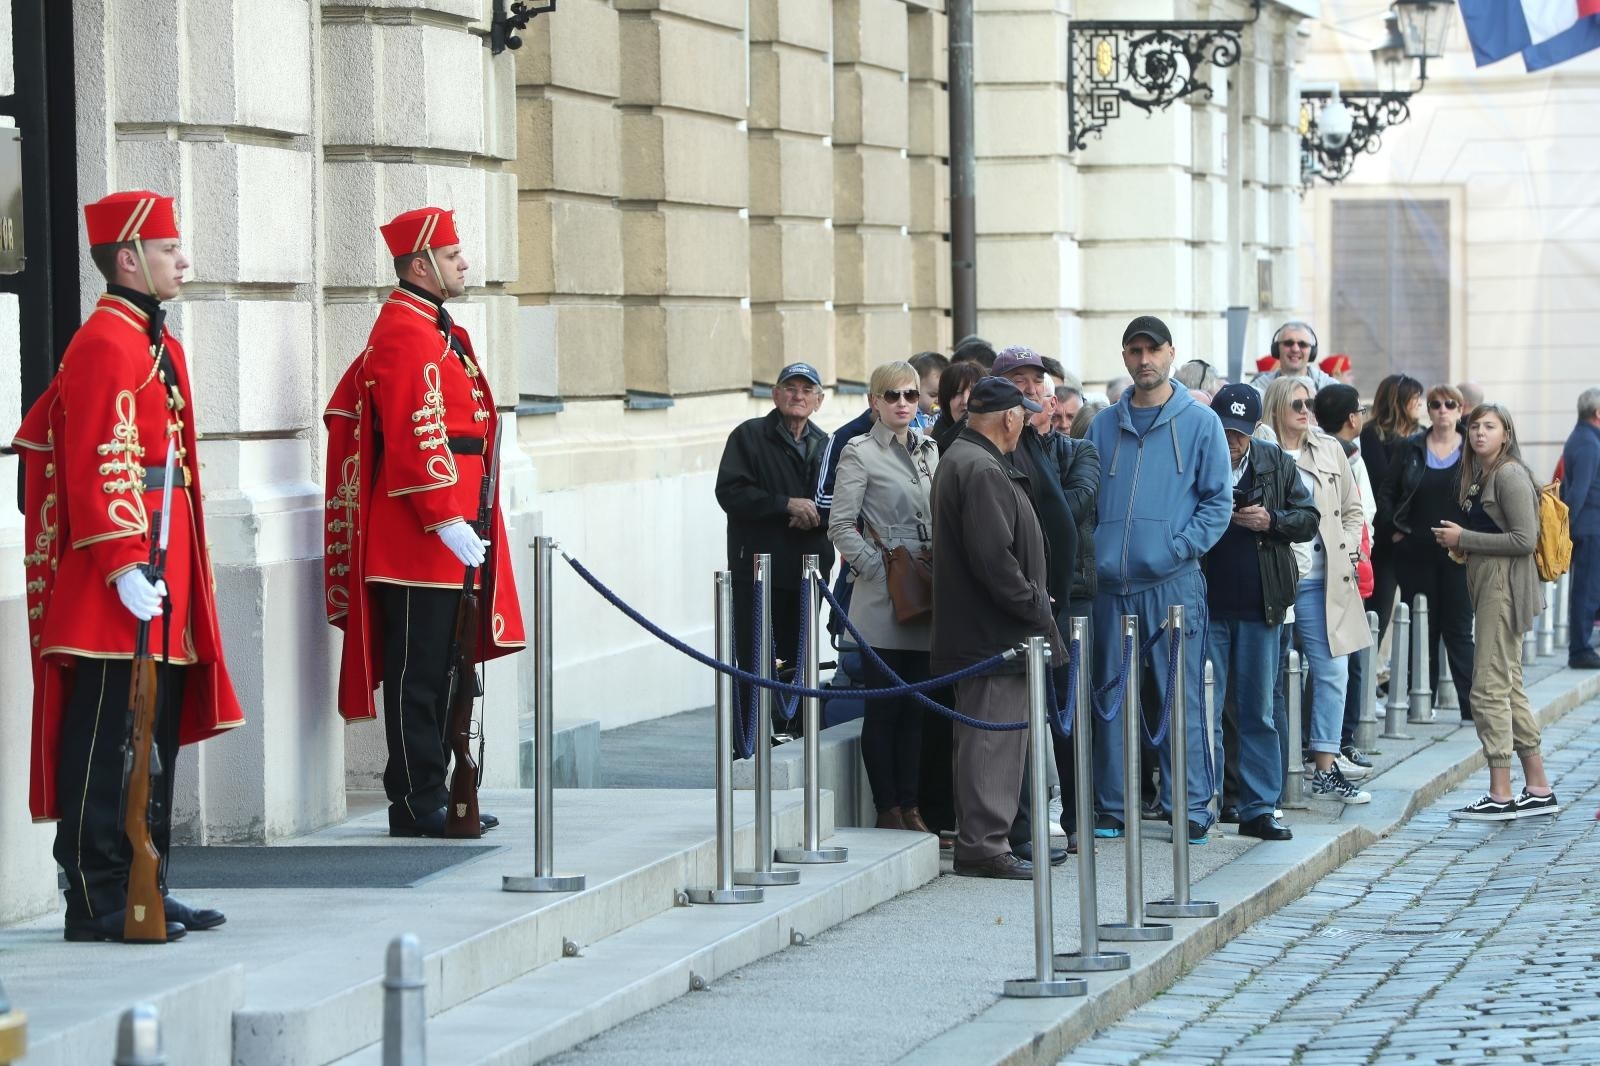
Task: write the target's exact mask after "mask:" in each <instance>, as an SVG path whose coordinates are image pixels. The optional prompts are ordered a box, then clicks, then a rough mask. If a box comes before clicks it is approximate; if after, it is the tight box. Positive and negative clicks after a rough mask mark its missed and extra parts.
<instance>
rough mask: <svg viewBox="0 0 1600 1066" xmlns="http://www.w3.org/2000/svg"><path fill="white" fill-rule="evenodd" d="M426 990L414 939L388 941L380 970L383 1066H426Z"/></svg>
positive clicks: (419, 948) (403, 937)
mask: <svg viewBox="0 0 1600 1066" xmlns="http://www.w3.org/2000/svg"><path fill="white" fill-rule="evenodd" d="M427 989H428V982H427V981H426V980H424V979H423V976H422V945H421V944H419V943H418V942H417V938H416V937H414V936H412V935H411V934H410V933H403V934H401V935H400V936H397V937H395V938H394V939H393V940H391V941H389V951H388V954H387V956H386V957H385V959H384V966H383V1066H425V1064H426V1063H427V1061H428V1010H427V1002H426V999H425V997H426V995H427Z"/></svg>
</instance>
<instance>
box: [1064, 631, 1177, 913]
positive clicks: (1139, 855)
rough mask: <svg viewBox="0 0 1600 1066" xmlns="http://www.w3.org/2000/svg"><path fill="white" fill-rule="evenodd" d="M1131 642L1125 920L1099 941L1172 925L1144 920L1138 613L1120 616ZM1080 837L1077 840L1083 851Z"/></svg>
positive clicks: (1125, 751) (1126, 692)
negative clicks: (1140, 810) (1140, 800)
mask: <svg viewBox="0 0 1600 1066" xmlns="http://www.w3.org/2000/svg"><path fill="white" fill-rule="evenodd" d="M1130 640H1131V641H1133V661H1132V662H1131V663H1129V664H1128V676H1127V679H1126V680H1125V681H1124V683H1123V689H1122V826H1123V832H1124V833H1126V834H1127V836H1126V837H1125V839H1126V841H1127V847H1126V848H1124V849H1123V857H1122V870H1123V889H1124V894H1125V896H1126V898H1127V905H1128V910H1127V920H1126V921H1122V922H1112V923H1110V924H1103V925H1101V926H1100V939H1101V940H1116V941H1134V940H1137V941H1147V940H1171V939H1172V926H1170V925H1166V924H1164V923H1161V922H1146V921H1145V920H1144V918H1145V914H1144V853H1143V850H1142V845H1141V841H1142V839H1143V836H1144V834H1143V831H1142V828H1141V826H1140V822H1139V742H1140V736H1139V733H1140V730H1141V728H1142V727H1141V725H1140V721H1139V715H1140V710H1139V616H1138V615H1136V614H1125V615H1123V616H1122V643H1123V646H1126V645H1127V642H1128V641H1130ZM1083 845H1084V840H1083V839H1082V838H1081V837H1080V838H1079V839H1078V849H1079V851H1080V852H1081V851H1082V850H1083Z"/></svg>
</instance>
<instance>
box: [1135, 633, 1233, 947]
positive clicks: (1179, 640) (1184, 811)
mask: <svg viewBox="0 0 1600 1066" xmlns="http://www.w3.org/2000/svg"><path fill="white" fill-rule="evenodd" d="M1167 640H1168V641H1170V642H1171V643H1170V644H1169V645H1168V654H1169V655H1170V654H1171V646H1172V645H1177V648H1178V672H1177V674H1175V675H1174V678H1173V682H1172V683H1173V686H1174V688H1175V691H1174V692H1173V695H1172V721H1171V722H1169V723H1168V724H1167V744H1168V746H1169V747H1170V749H1171V751H1170V753H1169V754H1168V756H1167V762H1168V763H1169V764H1170V765H1171V767H1172V783H1171V791H1172V898H1171V899H1163V900H1157V901H1156V902H1154V903H1147V904H1145V908H1144V912H1145V914H1147V915H1149V916H1150V917H1151V918H1215V917H1216V916H1217V915H1218V914H1220V913H1221V908H1219V907H1218V906H1217V904H1215V903H1213V902H1211V901H1210V900H1203V899H1190V898H1189V700H1188V698H1187V696H1186V695H1185V694H1184V690H1185V687H1186V686H1185V680H1186V677H1187V670H1186V667H1187V664H1186V663H1185V661H1184V660H1185V658H1186V656H1185V655H1184V653H1183V606H1182V605H1181V604H1179V605H1175V606H1172V607H1168V608H1167ZM1201 710H1202V712H1203V711H1204V708H1201ZM1201 732H1202V733H1204V732H1205V730H1203V729H1202V730H1201Z"/></svg>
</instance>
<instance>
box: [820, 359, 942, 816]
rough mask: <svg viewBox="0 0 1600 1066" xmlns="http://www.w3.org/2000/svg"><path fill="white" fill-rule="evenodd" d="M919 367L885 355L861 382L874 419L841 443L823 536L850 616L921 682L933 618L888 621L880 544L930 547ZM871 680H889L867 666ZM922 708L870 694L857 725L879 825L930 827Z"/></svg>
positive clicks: (931, 449)
mask: <svg viewBox="0 0 1600 1066" xmlns="http://www.w3.org/2000/svg"><path fill="white" fill-rule="evenodd" d="M917 385H918V380H917V372H916V371H915V370H914V369H912V367H911V364H910V363H905V362H893V363H885V364H884V365H882V366H880V367H878V368H877V369H876V370H874V371H873V372H872V381H871V384H870V386H869V388H870V392H871V396H870V402H871V404H872V410H873V412H874V414H875V415H876V420H875V421H874V422H873V424H872V429H871V430H869V431H868V432H866V433H864V434H862V435H861V436H859V437H857V438H855V439H854V440H852V441H851V442H850V443H849V444H847V445H845V448H844V451H843V453H842V454H841V455H840V457H839V473H838V478H837V480H836V481H835V483H834V489H833V510H832V511H831V512H830V513H829V516H828V538H829V539H830V540H832V541H833V544H834V546H835V547H836V548H838V549H839V554H840V555H842V556H843V557H844V558H845V559H847V560H849V562H850V580H851V581H852V582H853V583H854V588H853V589H852V590H851V593H850V620H851V621H852V622H854V623H855V625H856V628H858V629H860V630H861V635H862V636H863V637H865V638H866V640H867V643H868V644H870V645H871V646H872V649H873V650H874V651H876V652H877V653H878V655H879V656H880V657H881V658H882V659H883V661H884V662H885V663H887V664H888V666H889V667H890V669H892V670H893V671H894V672H895V673H896V674H898V675H899V676H900V677H901V678H903V679H904V680H906V681H921V680H924V679H926V678H927V677H928V676H929V674H928V641H929V636H930V634H931V617H930V616H927V615H925V616H923V617H922V618H920V619H917V620H916V621H912V622H899V621H896V620H895V612H894V604H893V603H892V602H891V601H890V599H889V586H888V581H887V576H888V561H887V555H888V552H890V551H891V550H893V549H894V548H896V547H900V546H903V547H905V548H906V549H907V550H908V551H910V552H911V553H912V554H913V555H915V554H917V553H918V552H924V551H931V550H932V547H933V509H932V505H931V503H930V494H931V492H932V490H933V472H934V470H935V469H937V468H938V465H939V450H938V448H937V447H936V446H935V445H934V443H933V441H932V440H931V439H930V438H928V437H926V436H924V435H923V434H922V432H921V431H919V430H916V429H912V428H911V419H912V418H913V417H914V416H915V415H916V413H917V399H918V389H917ZM872 672H873V674H874V675H877V676H874V677H873V678H872V683H873V684H874V685H889V684H891V683H892V682H891V680H890V679H889V678H886V677H883V676H881V675H878V672H877V671H876V670H874V671H872ZM922 715H923V710H922V708H921V707H920V706H919V705H918V704H917V700H916V697H915V696H902V697H898V698H896V699H888V700H872V701H869V702H868V704H867V711H866V719H865V721H864V722H863V723H862V727H861V756H862V761H863V762H865V763H866V767H867V781H868V782H869V783H870V784H871V786H872V799H873V802H874V803H875V804H876V805H877V808H878V828H880V829H914V830H917V831H919V832H924V833H926V832H929V831H930V830H929V829H928V826H927V823H926V822H924V821H923V818H922V813H921V811H919V810H918V808H917V804H918V799H917V795H918V790H919V787H920V778H921V766H922Z"/></svg>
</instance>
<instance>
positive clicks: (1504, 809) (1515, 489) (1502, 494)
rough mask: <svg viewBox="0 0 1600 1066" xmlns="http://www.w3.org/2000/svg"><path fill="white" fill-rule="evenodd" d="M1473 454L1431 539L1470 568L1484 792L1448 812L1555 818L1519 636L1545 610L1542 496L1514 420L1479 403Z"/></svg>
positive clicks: (1496, 818) (1475, 708) (1475, 709)
mask: <svg viewBox="0 0 1600 1066" xmlns="http://www.w3.org/2000/svg"><path fill="white" fill-rule="evenodd" d="M1467 444H1468V445H1469V447H1470V450H1471V454H1470V455H1469V456H1467V457H1466V458H1465V459H1464V460H1463V461H1462V463H1461V497H1460V499H1461V510H1462V512H1463V516H1462V519H1461V522H1460V523H1459V524H1457V523H1455V522H1448V521H1447V522H1443V523H1441V524H1440V525H1439V526H1437V527H1435V528H1434V530H1433V539H1434V540H1435V541H1436V542H1438V544H1439V546H1440V547H1442V548H1444V549H1445V550H1446V551H1448V552H1449V553H1450V557H1451V558H1452V559H1454V560H1455V561H1456V562H1458V563H1459V562H1463V561H1464V562H1465V563H1466V566H1467V592H1468V594H1469V595H1470V596H1471V597H1472V618H1473V624H1474V625H1475V626H1476V627H1477V636H1476V640H1477V657H1476V659H1475V661H1474V662H1473V664H1472V721H1473V724H1474V725H1476V726H1477V728H1478V742H1479V743H1480V744H1482V745H1483V755H1484V761H1485V762H1487V763H1488V764H1489V791H1488V793H1487V794H1485V795H1484V797H1483V798H1482V799H1480V800H1478V801H1477V802H1476V803H1472V804H1468V805H1467V806H1465V807H1462V808H1461V809H1460V810H1457V811H1452V812H1450V813H1451V814H1452V815H1454V816H1455V817H1457V818H1468V819H1472V820H1474V821H1484V822H1500V821H1510V820H1511V819H1513V818H1527V817H1530V816H1533V815H1539V814H1554V813H1556V811H1558V810H1560V809H1561V807H1560V804H1559V803H1557V802H1556V795H1555V790H1553V789H1552V788H1551V787H1550V781H1549V780H1548V779H1547V778H1546V777H1545V774H1544V758H1543V757H1542V756H1541V755H1540V753H1539V723H1538V722H1536V721H1535V720H1534V718H1533V713H1532V712H1531V711H1530V710H1529V708H1528V693H1527V690H1526V689H1525V688H1524V687H1523V684H1522V634H1524V633H1526V632H1527V631H1528V630H1529V629H1530V628H1532V626H1533V620H1534V619H1535V618H1537V617H1538V615H1539V612H1540V611H1542V610H1544V588H1543V586H1541V585H1540V584H1539V571H1538V568H1537V567H1536V566H1535V565H1534V561H1533V552H1534V548H1535V547H1536V546H1537V545H1538V543H1539V490H1538V489H1537V488H1536V487H1535V486H1534V482H1533V475H1532V474H1531V473H1529V472H1528V468H1527V467H1526V466H1523V465H1522V453H1521V451H1520V450H1519V449H1518V448H1517V430H1516V426H1515V425H1514V424H1513V423H1512V421H1511V412H1509V411H1507V410H1506V409H1505V408H1504V407H1502V406H1501V405H1500V404H1497V403H1480V404H1479V405H1478V406H1477V407H1474V408H1473V409H1472V412H1471V413H1470V414H1468V415H1467ZM1513 753H1515V754H1516V756H1517V758H1518V759H1519V760H1520V761H1521V762H1522V777H1523V782H1524V785H1525V786H1526V787H1524V788H1523V790H1522V794H1521V795H1520V796H1512V795H1511V756H1512V754H1513Z"/></svg>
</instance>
